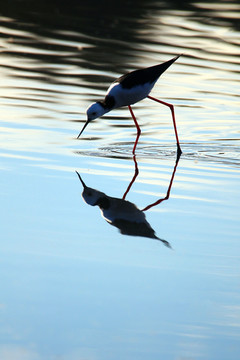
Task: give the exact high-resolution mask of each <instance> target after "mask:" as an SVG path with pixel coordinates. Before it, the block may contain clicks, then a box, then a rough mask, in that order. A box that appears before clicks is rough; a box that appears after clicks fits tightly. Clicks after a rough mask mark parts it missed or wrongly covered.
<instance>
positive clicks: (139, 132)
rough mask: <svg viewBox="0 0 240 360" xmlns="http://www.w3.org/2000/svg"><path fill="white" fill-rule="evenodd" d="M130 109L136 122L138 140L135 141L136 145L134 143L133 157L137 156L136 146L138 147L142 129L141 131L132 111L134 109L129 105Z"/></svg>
mask: <svg viewBox="0 0 240 360" xmlns="http://www.w3.org/2000/svg"><path fill="white" fill-rule="evenodd" d="M128 108H129V111H130V113H131V115H132V118H133V121H134V124H135V126H136V128H137V137H136V140H135V143H134V147H133V151H132V153H133V155H134V154H135V150H136V146H137V143H138V139H139V136H140V135H141V129H140V126H139V125H138V122H137V119H136V117H135V115H134V113H133V111H132V107H131V106H130V105H128Z"/></svg>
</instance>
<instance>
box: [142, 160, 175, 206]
mask: <svg viewBox="0 0 240 360" xmlns="http://www.w3.org/2000/svg"><path fill="white" fill-rule="evenodd" d="M180 156H181V154H180V155H178V156H177V160H176V164H175V166H174V169H173V173H172V177H171V180H170V183H169V185H168V190H167V194H166V196H165V197H164V198H162V199H159V200H157V201H155V202H154V203H152V204H150V205H148V206H146V207H145V208H144V209H142V211H147V210H148V209H150V208H151V207H153V206H156V205H158V204H160V203H161V202H162V201H164V200H167V199H168V198H169V196H170V191H171V188H172V184H173V179H174V176H175V173H176V170H177V166H178V162H179V159H180Z"/></svg>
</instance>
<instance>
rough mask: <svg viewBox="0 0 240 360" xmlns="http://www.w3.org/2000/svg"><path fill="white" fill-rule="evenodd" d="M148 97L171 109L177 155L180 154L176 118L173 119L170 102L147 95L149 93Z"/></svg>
mask: <svg viewBox="0 0 240 360" xmlns="http://www.w3.org/2000/svg"><path fill="white" fill-rule="evenodd" d="M148 98H149V99H151V100H154V101H157V102H159V103H160V104H163V105H166V106H168V107H169V109H170V110H171V113H172V119H173V126H174V131H175V136H176V140H177V151H178V156H180V155H181V153H182V150H181V147H180V143H179V140H178V133H177V125H176V120H175V113H174V106H173V105H172V104H169V103H167V102H165V101H162V100H158V99H156V98H154V97H152V96H149V95H148Z"/></svg>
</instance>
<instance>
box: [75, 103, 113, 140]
mask: <svg viewBox="0 0 240 360" xmlns="http://www.w3.org/2000/svg"><path fill="white" fill-rule="evenodd" d="M106 112H107V111H106V109H105V108H104V106H103V105H102V104H101V102H96V103H94V104H92V105H90V106H89V107H88V108H87V121H86V122H85V124H84V126H83V128H82V130H81V132H80V133H79V135H78V137H77V138H79V137H80V136H81V134H82V132H83V130H84V129H85V128H86V126H87V125H88V124H89V123H90V121H92V120H94V119H97V118H99V117H100V116H102V115H104V114H105V113H106Z"/></svg>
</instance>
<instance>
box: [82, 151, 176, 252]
mask: <svg viewBox="0 0 240 360" xmlns="http://www.w3.org/2000/svg"><path fill="white" fill-rule="evenodd" d="M133 160H134V163H135V173H134V176H133V179H132V181H131V182H130V184H129V186H128V188H127V190H126V192H125V193H124V195H123V198H122V199H121V198H116V197H112V196H108V195H107V194H105V193H103V192H101V191H99V190H97V189H93V188H90V187H88V186H87V185H86V184H85V183H84V181H83V179H82V178H81V176H80V174H79V173H78V172H77V171H76V173H77V175H78V177H79V180H80V181H81V183H82V186H83V192H82V197H83V199H84V201H85V202H86V203H87V204H88V205H91V206H98V207H99V208H100V210H101V213H102V216H103V218H104V219H105V220H106V221H107V222H108V223H109V224H111V225H113V226H115V227H117V228H118V229H119V230H120V232H121V234H124V235H132V236H143V237H147V238H151V239H155V240H159V241H161V242H162V243H163V244H164V245H166V246H167V247H169V248H171V245H170V244H169V242H168V241H166V240H163V239H160V238H159V237H157V236H156V234H155V231H154V230H153V228H152V227H151V225H150V224H149V222H148V221H147V220H146V215H145V213H144V211H146V210H148V209H150V208H151V207H153V206H156V205H158V204H160V203H161V202H162V201H164V200H167V199H168V198H169V195H170V191H171V187H172V183H173V179H174V175H175V172H176V168H177V164H178V160H179V158H178V159H177V161H176V164H175V167H174V170H173V173H172V177H171V180H170V183H169V187H168V190H167V194H166V196H165V197H164V198H161V199H158V200H157V201H156V202H154V203H152V204H149V205H148V206H146V207H145V208H144V209H142V210H140V209H139V208H138V207H137V206H136V205H135V204H133V203H132V202H130V201H128V200H125V197H126V195H127V193H128V192H129V190H130V188H131V186H132V184H133V182H134V181H135V179H136V177H137V175H138V166H137V161H136V158H135V156H134V157H133Z"/></svg>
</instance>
